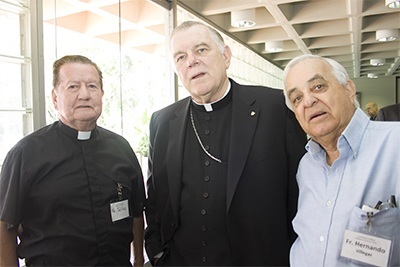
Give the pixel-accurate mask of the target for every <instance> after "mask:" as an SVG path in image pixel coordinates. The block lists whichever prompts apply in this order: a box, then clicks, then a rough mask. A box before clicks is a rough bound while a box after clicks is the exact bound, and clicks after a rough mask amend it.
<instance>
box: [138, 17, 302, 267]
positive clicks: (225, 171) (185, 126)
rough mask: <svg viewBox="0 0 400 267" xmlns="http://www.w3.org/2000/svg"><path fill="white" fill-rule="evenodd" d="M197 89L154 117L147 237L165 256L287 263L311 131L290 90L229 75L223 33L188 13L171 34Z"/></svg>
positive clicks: (152, 251) (154, 258)
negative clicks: (291, 103)
mask: <svg viewBox="0 0 400 267" xmlns="http://www.w3.org/2000/svg"><path fill="white" fill-rule="evenodd" d="M170 44H171V46H170V47H171V54H172V59H173V62H174V68H175V70H176V73H177V75H178V76H179V78H180V80H181V81H182V83H183V85H184V86H185V88H186V89H187V90H188V91H189V93H190V95H191V96H190V97H188V98H185V99H183V100H180V101H178V102H176V103H174V104H172V105H170V106H168V107H166V108H164V109H162V110H160V111H157V112H155V113H154V114H153V116H152V119H151V123H150V149H149V179H148V184H147V186H148V199H147V201H146V208H145V212H146V219H147V225H148V227H147V228H146V232H145V247H146V251H147V254H148V256H149V259H150V261H151V262H152V264H153V265H158V266H239V265H242V266H243V265H246V266H257V265H258V266H287V265H288V264H289V249H290V246H291V244H292V242H293V241H294V240H295V238H296V236H295V233H294V231H293V229H292V226H291V221H292V219H293V217H294V215H295V213H296V208H297V196H298V191H297V190H298V189H297V185H296V180H295V174H296V171H297V165H298V162H299V160H300V158H301V157H302V155H303V154H304V152H305V150H304V145H305V142H306V137H305V134H304V132H303V131H302V130H301V128H300V127H299V125H298V124H297V121H296V119H295V118H294V116H293V113H292V112H291V111H290V110H288V109H287V108H286V105H285V102H284V97H283V92H282V90H279V89H271V88H267V87H261V86H245V85H240V84H238V83H236V82H235V81H234V80H232V79H229V78H228V76H227V73H226V70H227V69H228V67H229V65H230V60H231V51H230V48H229V47H228V46H227V45H225V43H224V41H223V39H222V37H221V35H220V34H219V33H218V32H217V31H215V30H214V29H212V28H210V27H208V26H206V25H204V24H202V23H200V22H193V21H187V22H184V23H182V24H181V25H180V26H178V27H177V28H176V29H175V30H174V31H173V32H172V35H171V40H170Z"/></svg>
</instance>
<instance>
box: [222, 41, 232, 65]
mask: <svg viewBox="0 0 400 267" xmlns="http://www.w3.org/2000/svg"><path fill="white" fill-rule="evenodd" d="M224 57H225V66H226V69H228V68H229V66H230V65H231V58H232V51H231V49H230V48H229V46H227V45H225V48H224Z"/></svg>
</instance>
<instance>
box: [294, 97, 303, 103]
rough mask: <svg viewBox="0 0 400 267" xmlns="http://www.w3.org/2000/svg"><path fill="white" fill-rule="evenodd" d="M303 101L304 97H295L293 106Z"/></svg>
mask: <svg viewBox="0 0 400 267" xmlns="http://www.w3.org/2000/svg"><path fill="white" fill-rule="evenodd" d="M301 99H302V96H301V95H298V96H296V97H294V98H293V99H292V103H293V104H296V103H299V102H300V101H301Z"/></svg>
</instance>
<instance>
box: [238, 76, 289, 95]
mask: <svg viewBox="0 0 400 267" xmlns="http://www.w3.org/2000/svg"><path fill="white" fill-rule="evenodd" d="M230 81H231V84H232V90H233V91H237V92H248V93H250V94H252V95H256V96H263V95H264V96H272V97H283V90H282V89H278V88H273V87H268V86H264V85H252V84H239V83H237V82H235V81H233V80H232V79H231V80H230Z"/></svg>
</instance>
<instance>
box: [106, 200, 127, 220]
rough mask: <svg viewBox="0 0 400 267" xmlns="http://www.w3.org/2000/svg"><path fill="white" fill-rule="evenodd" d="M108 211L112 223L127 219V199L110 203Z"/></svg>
mask: <svg viewBox="0 0 400 267" xmlns="http://www.w3.org/2000/svg"><path fill="white" fill-rule="evenodd" d="M110 209H111V220H112V221H113V222H115V221H118V220H122V219H125V218H128V217H129V204H128V200H127V199H125V200H121V201H118V202H113V203H111V204H110Z"/></svg>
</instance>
